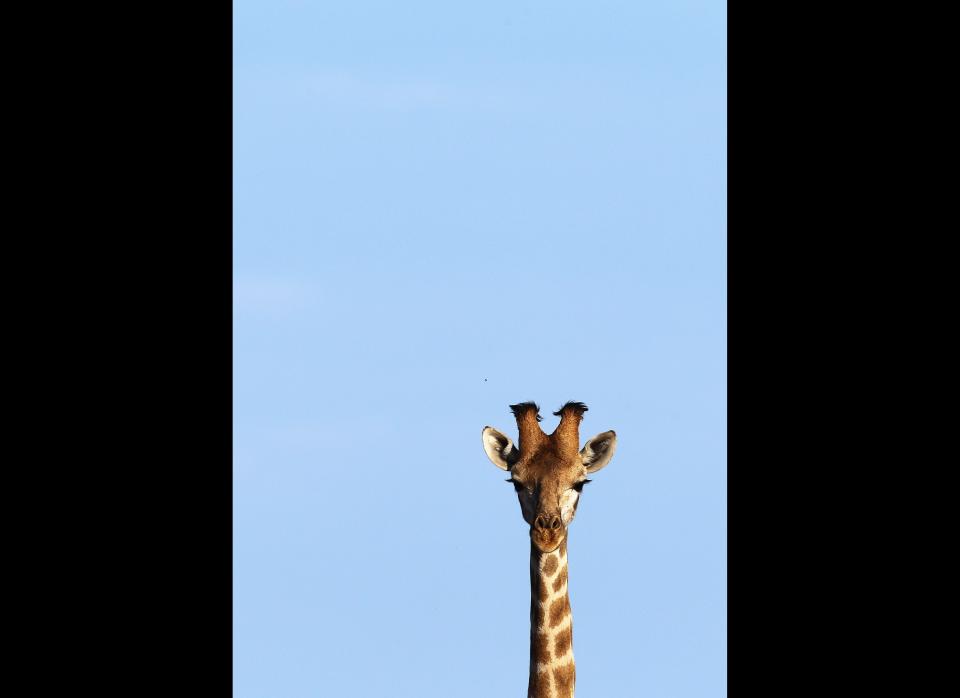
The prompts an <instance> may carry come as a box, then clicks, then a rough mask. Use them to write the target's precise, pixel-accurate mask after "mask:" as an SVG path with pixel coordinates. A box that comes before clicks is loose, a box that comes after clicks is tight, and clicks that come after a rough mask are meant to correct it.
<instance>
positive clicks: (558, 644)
mask: <svg viewBox="0 0 960 698" xmlns="http://www.w3.org/2000/svg"><path fill="white" fill-rule="evenodd" d="M572 643H573V629H572V628H571V627H570V626H569V625H568V626H567V627H566V628H564V629H563V630H561V631H560V632H558V633H557V638H556V639H555V640H554V641H553V654H554V656H555V657H562V656H563V655H565V654H566V653H567V650H569V649H570V645H571V644H572Z"/></svg>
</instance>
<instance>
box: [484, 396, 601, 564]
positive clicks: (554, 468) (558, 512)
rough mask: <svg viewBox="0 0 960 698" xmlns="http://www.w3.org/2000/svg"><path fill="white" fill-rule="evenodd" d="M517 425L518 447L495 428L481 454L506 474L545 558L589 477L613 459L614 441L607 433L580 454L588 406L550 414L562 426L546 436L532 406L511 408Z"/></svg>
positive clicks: (563, 534) (571, 405)
mask: <svg viewBox="0 0 960 698" xmlns="http://www.w3.org/2000/svg"><path fill="white" fill-rule="evenodd" d="M510 409H511V410H512V411H513V415H514V417H516V419H517V429H518V431H519V433H520V437H519V439H518V440H517V445H516V446H515V445H514V444H513V441H511V440H510V437H508V436H506V435H505V434H503V433H501V432H499V431H497V430H496V429H494V428H493V427H484V428H483V448H484V450H485V451H486V452H487V457H488V458H490V460H491V461H493V464H494V465H496V466H497V467H498V468H500V469H502V470H506V471H508V472H509V473H510V478H509V479H508V480H507V482H510V483H512V484H513V487H514V489H515V490H516V491H517V497H518V498H519V499H520V510H521V512H522V513H523V519H524V521H526V522H527V523H528V524H529V525H530V538H531V540H532V541H533V544H534V545H535V546H536V547H537V549H538V550H540V551H541V552H544V553H548V552H552V551H554V550H556V549H557V548H558V547H559V546H560V544H561V543H562V542H563V540H564V538H565V537H566V535H567V526H569V525H570V523H571V522H572V521H573V517H574V515H575V514H576V512H577V503H578V502H579V500H580V492H581V491H582V490H583V486H584V485H585V484H586V483H588V482H590V480H588V479H587V475H589V474H591V473H595V472H597V471H598V470H600V469H601V468H603V467H604V466H605V465H606V464H607V463H609V462H610V459H611V458H613V452H614V449H615V448H616V446H617V435H616V434H615V433H614V432H613V431H605V432H603V433H602V434H597V435H596V436H594V437H593V438H592V439H589V440H588V441H587V442H586V444H584V446H583V448H580V421H581V420H582V419H583V413H584V412H586V411H587V406H586V405H584V404H583V403H582V402H568V403H567V404H565V405H564V406H563V407H561V408H560V409H559V410H557V411H556V412H554V414H555V415H557V416H558V417H560V424H559V425H558V426H557V428H556V429H555V430H554V432H553V433H552V434H550V435H547V434H545V433H544V432H543V430H542V429H541V428H540V419H541V417H540V408H539V407H537V405H536V403H533V402H522V403H520V404H518V405H510Z"/></svg>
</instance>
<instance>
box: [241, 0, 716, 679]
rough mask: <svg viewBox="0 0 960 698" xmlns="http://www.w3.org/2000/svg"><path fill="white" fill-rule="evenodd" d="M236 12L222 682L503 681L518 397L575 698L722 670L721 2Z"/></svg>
mask: <svg viewBox="0 0 960 698" xmlns="http://www.w3.org/2000/svg"><path fill="white" fill-rule="evenodd" d="M234 13H235V19H234V24H235V30H234V41H235V54H234V95H235V96H234V127H235V135H234V160H235V169H234V172H235V174H234V198H235V204H234V215H235V237H234V245H235V252H234V284H235V285H234V358H235V373H234V388H235V404H234V449H235V456H234V462H235V465H234V506H235V520H234V591H235V606H234V607H235V611H234V626H235V639H234V664H235V669H234V676H235V697H236V698H306V697H311V698H320V697H326V696H330V697H335V696H346V697H367V696H378V697H379V696H393V697H397V696H410V697H411V698H414V697H416V698H425V697H434V696H435V697H437V698H451V697H456V698H471V697H478V698H479V697H483V698H490V697H491V696H497V697H499V696H523V695H525V691H526V684H527V663H528V631H529V576H528V554H529V539H528V537H527V532H526V525H525V524H524V523H523V520H522V518H521V516H520V507H519V505H518V503H517V500H516V495H515V494H514V493H513V489H512V487H511V485H509V484H507V483H505V482H504V478H505V474H504V473H503V472H502V471H500V470H498V469H497V468H495V467H494V466H493V465H492V464H491V463H490V462H489V461H488V460H487V458H486V456H485V455H484V453H483V449H482V447H481V441H480V432H481V429H482V428H483V427H484V426H485V425H488V424H489V425H493V426H495V427H497V428H499V429H501V430H503V431H504V432H506V433H508V434H511V435H512V436H514V438H515V435H516V427H515V424H514V421H513V418H512V417H511V415H510V413H509V410H508V407H507V406H508V405H509V404H510V403H514V402H519V401H523V400H534V401H537V402H538V403H539V404H540V405H541V407H542V408H543V409H542V412H543V414H544V415H545V419H544V422H543V426H544V428H545V429H546V430H547V431H550V430H552V429H553V427H554V426H555V424H556V421H557V418H556V417H552V416H551V415H550V412H552V411H553V410H555V409H556V408H557V407H558V406H559V405H560V404H562V403H563V402H565V401H566V400H581V401H583V402H586V403H587V404H588V405H589V407H590V411H589V412H587V414H586V416H585V419H584V422H583V425H582V427H581V436H582V437H583V438H587V437H589V436H592V435H594V434H596V433H598V432H601V431H604V430H607V429H615V430H616V432H617V435H618V449H617V453H616V455H615V457H614V459H613V461H612V463H611V464H610V465H609V466H608V467H607V468H606V469H604V470H603V471H602V472H600V473H597V475H596V476H594V478H593V479H594V482H593V483H592V484H590V485H588V486H587V487H586V488H585V490H584V495H583V499H582V500H581V504H580V507H579V511H578V514H577V519H576V521H575V522H574V523H573V525H572V527H571V529H570V542H569V546H570V547H569V560H570V582H569V586H570V597H571V605H572V608H573V618H574V626H573V627H574V651H575V656H576V660H577V695H578V698H590V697H591V696H593V697H594V698H610V697H611V696H643V697H648V698H694V697H696V698H718V697H720V696H725V695H726V671H725V664H726V639H725V638H726V436H725V434H726V291H725V288H726V19H725V16H726V6H725V3H724V2H722V1H721V0H704V1H700V2H696V1H695V2H687V1H685V0H644V1H643V2H636V1H623V2H610V1H604V0H591V2H585V1H578V2H571V1H568V0H551V1H549V2H547V1H546V0H512V1H511V2H501V1H499V0H487V1H486V2H482V3H481V2H477V3H462V2H461V3H454V2H439V1H437V2H423V1H417V0H407V2H396V1H393V2H386V1H382V2H370V1H367V0H349V2H348V1H346V0H344V1H342V2H306V1H292V0H256V1H251V0H236V2H235V3H234Z"/></svg>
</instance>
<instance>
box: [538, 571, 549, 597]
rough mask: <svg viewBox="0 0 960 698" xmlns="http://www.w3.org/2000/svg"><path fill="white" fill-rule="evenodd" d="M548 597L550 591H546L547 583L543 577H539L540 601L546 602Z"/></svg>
mask: <svg viewBox="0 0 960 698" xmlns="http://www.w3.org/2000/svg"><path fill="white" fill-rule="evenodd" d="M549 596H550V591H549V590H548V589H547V582H546V581H545V580H544V578H543V577H540V597H539V598H540V600H541V601H546V600H547V598H548V597H549Z"/></svg>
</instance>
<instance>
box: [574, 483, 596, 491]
mask: <svg viewBox="0 0 960 698" xmlns="http://www.w3.org/2000/svg"><path fill="white" fill-rule="evenodd" d="M588 482H593V480H581V481H580V482H575V483H573V489H575V490H576V491H577V492H582V491H583V486H584V485H586V484H587V483H588Z"/></svg>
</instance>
